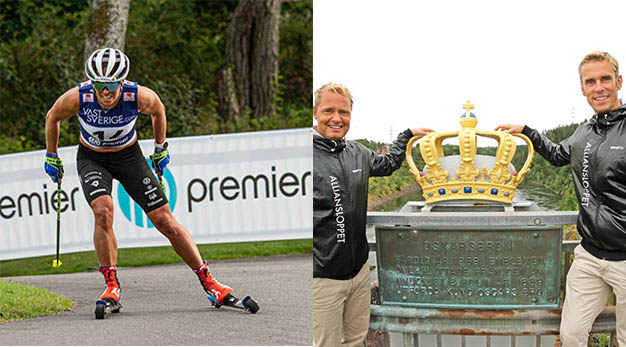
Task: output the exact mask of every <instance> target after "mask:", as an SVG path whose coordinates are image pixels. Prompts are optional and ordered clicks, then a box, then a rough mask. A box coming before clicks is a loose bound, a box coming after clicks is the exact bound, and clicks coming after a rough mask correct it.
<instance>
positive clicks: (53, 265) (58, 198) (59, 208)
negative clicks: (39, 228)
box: [52, 171, 63, 268]
mask: <svg viewBox="0 0 626 347" xmlns="http://www.w3.org/2000/svg"><path fill="white" fill-rule="evenodd" d="M61 177H63V173H62V171H59V182H58V184H57V258H56V259H55V260H53V261H52V267H53V268H58V267H60V266H61V264H62V263H61V260H59V245H60V243H61Z"/></svg>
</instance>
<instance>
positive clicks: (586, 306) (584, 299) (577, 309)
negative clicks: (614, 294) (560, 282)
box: [560, 245, 611, 347]
mask: <svg viewBox="0 0 626 347" xmlns="http://www.w3.org/2000/svg"><path fill="white" fill-rule="evenodd" d="M602 262H603V260H601V259H598V258H596V257H594V256H593V255H591V254H589V252H587V251H586V250H585V249H584V248H583V247H582V246H581V245H578V246H576V248H575V249H574V262H573V263H572V267H571V268H570V270H569V272H568V273H567V283H566V288H565V302H564V303H563V312H562V314H561V328H560V337H561V343H562V345H563V347H586V346H587V340H588V339H589V333H590V332H591V327H592V325H593V322H594V321H595V320H596V317H598V314H600V312H602V309H603V308H604V306H605V305H606V302H607V300H608V298H609V295H610V293H611V288H610V287H609V285H608V284H606V282H605V281H604V279H603V277H602V275H601V274H600V272H601V270H602Z"/></svg>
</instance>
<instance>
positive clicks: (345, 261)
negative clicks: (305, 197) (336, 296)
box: [313, 129, 412, 280]
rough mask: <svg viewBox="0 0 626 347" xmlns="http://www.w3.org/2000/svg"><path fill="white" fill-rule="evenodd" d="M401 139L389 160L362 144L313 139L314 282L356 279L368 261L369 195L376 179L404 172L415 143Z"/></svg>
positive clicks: (406, 137) (407, 135)
mask: <svg viewBox="0 0 626 347" xmlns="http://www.w3.org/2000/svg"><path fill="white" fill-rule="evenodd" d="M411 136H412V134H411V130H409V129H407V130H406V131H404V132H402V133H401V134H400V135H398V139H397V140H396V141H395V142H394V143H393V145H392V146H391V149H390V151H389V154H386V155H378V154H376V153H374V152H372V151H371V150H369V149H367V148H366V147H365V146H363V145H361V144H360V143H358V142H353V141H345V140H339V141H332V140H328V139H326V138H324V137H322V136H319V135H317V134H314V135H313V277H324V278H332V279H337V280H347V279H351V278H353V277H354V276H356V275H357V273H358V272H359V270H360V269H361V268H362V267H363V264H365V262H366V261H367V257H368V255H369V247H368V244H367V237H366V235H365V224H366V218H367V189H368V183H369V178H370V177H371V176H389V175H391V174H392V173H393V172H394V171H395V170H397V169H398V168H400V165H402V161H403V160H404V157H405V152H406V145H407V143H408V142H409V139H410V138H411Z"/></svg>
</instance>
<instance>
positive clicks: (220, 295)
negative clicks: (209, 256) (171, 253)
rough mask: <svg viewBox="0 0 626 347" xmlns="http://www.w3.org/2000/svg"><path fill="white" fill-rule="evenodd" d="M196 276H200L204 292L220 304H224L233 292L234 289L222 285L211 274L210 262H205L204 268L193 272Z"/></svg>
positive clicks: (201, 267)
mask: <svg viewBox="0 0 626 347" xmlns="http://www.w3.org/2000/svg"><path fill="white" fill-rule="evenodd" d="M193 271H194V272H195V273H196V275H198V279H200V283H201V284H202V287H203V288H204V290H205V291H206V292H207V294H209V296H212V297H213V298H214V299H215V301H216V302H217V303H218V304H222V303H223V302H224V298H225V297H226V296H227V295H228V294H230V293H232V292H233V289H232V288H230V287H229V286H227V285H224V284H221V283H220V282H218V281H217V280H216V279H215V278H213V276H212V275H211V273H210V272H209V262H208V261H206V260H205V261H204V263H202V266H200V268H199V269H197V270H193Z"/></svg>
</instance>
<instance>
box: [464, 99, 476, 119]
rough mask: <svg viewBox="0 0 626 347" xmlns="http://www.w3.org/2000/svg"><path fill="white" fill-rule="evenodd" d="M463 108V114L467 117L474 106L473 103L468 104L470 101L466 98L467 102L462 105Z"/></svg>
mask: <svg viewBox="0 0 626 347" xmlns="http://www.w3.org/2000/svg"><path fill="white" fill-rule="evenodd" d="M463 108H464V109H465V116H466V117H469V116H470V110H471V109H473V108H474V105H473V104H470V101H469V100H467V102H466V103H465V104H464V105H463Z"/></svg>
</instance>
